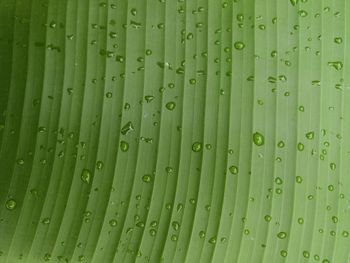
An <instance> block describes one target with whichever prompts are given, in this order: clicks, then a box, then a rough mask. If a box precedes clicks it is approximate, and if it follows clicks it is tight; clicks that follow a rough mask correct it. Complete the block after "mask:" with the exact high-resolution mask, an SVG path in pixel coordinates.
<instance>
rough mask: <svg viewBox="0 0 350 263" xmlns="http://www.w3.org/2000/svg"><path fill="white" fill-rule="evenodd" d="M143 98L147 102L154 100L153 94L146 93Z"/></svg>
mask: <svg viewBox="0 0 350 263" xmlns="http://www.w3.org/2000/svg"><path fill="white" fill-rule="evenodd" d="M145 100H146V102H147V103H150V102H151V101H152V100H154V96H152V95H147V96H145Z"/></svg>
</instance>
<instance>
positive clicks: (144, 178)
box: [142, 174, 152, 183]
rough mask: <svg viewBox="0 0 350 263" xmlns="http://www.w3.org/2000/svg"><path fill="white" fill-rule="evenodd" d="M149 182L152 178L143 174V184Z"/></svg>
mask: <svg viewBox="0 0 350 263" xmlns="http://www.w3.org/2000/svg"><path fill="white" fill-rule="evenodd" d="M151 180H152V177H151V175H149V174H145V175H144V176H142V181H143V182H145V183H150V182H151Z"/></svg>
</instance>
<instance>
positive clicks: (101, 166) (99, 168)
mask: <svg viewBox="0 0 350 263" xmlns="http://www.w3.org/2000/svg"><path fill="white" fill-rule="evenodd" d="M102 168H103V162H102V161H97V162H96V169H97V170H102Z"/></svg>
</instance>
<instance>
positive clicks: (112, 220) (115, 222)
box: [109, 219, 118, 227]
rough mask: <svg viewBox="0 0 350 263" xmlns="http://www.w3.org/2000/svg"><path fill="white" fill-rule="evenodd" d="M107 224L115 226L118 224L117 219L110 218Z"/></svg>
mask: <svg viewBox="0 0 350 263" xmlns="http://www.w3.org/2000/svg"><path fill="white" fill-rule="evenodd" d="M109 225H110V226H111V227H116V226H117V225H118V221H117V220H115V219H111V220H109Z"/></svg>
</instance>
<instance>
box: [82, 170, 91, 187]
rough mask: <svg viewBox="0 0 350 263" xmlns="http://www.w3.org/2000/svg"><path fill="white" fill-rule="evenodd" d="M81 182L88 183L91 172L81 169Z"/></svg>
mask: <svg viewBox="0 0 350 263" xmlns="http://www.w3.org/2000/svg"><path fill="white" fill-rule="evenodd" d="M80 178H81V180H82V181H83V182H84V183H87V184H88V183H90V179H91V172H90V170H89V169H83V171H82V172H81V176H80Z"/></svg>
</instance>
